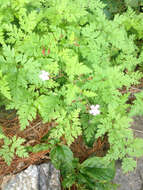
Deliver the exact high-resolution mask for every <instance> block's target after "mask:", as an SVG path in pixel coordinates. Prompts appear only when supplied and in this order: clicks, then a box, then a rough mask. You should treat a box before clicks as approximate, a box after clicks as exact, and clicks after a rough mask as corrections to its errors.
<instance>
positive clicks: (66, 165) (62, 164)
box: [50, 145, 74, 172]
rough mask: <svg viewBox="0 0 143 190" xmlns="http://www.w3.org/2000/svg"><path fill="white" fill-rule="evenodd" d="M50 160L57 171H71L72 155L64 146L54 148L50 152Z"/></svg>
mask: <svg viewBox="0 0 143 190" xmlns="http://www.w3.org/2000/svg"><path fill="white" fill-rule="evenodd" d="M50 158H51V161H52V163H53V165H54V166H55V167H56V168H57V169H62V168H63V169H64V170H67V171H68V172H69V171H72V169H73V164H72V162H73V159H74V158H73V153H72V151H71V150H70V149H69V148H68V147H67V146H65V145H61V146H60V145H58V146H56V147H54V148H53V149H52V150H51V152H50Z"/></svg>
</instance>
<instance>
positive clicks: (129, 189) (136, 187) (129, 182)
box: [114, 116, 143, 190]
mask: <svg viewBox="0 0 143 190" xmlns="http://www.w3.org/2000/svg"><path fill="white" fill-rule="evenodd" d="M132 129H133V131H134V136H135V137H139V138H143V117H142V116H136V117H134V122H133V124H132ZM116 168H117V170H116V176H115V178H114V183H116V184H119V185H120V186H119V188H117V189H118V190H143V157H141V158H139V159H138V160H137V168H136V169H135V170H134V171H133V172H129V173H128V174H123V172H122V169H121V162H119V161H118V162H117V164H116Z"/></svg>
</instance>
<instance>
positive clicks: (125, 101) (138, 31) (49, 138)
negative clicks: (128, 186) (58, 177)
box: [0, 0, 143, 190]
mask: <svg viewBox="0 0 143 190" xmlns="http://www.w3.org/2000/svg"><path fill="white" fill-rule="evenodd" d="M116 3H117V2H116ZM118 3H119V2H118ZM138 3H141V2H139V1H138ZM129 5H130V6H129ZM138 5H139V4H136V6H135V5H134V6H133V5H132V3H131V2H129V1H126V3H125V2H124V3H121V4H119V6H120V7H122V9H118V10H119V11H118V13H120V14H117V12H116V11H115V12H114V11H112V10H113V9H112V6H113V4H107V5H104V4H103V3H102V2H101V1H98V0H96V1H95V0H90V1H87V0H76V1H74V0H60V1H59V0H55V1H52V0H37V1H36V2H35V1H33V0H30V1H26V0H22V1H18V0H12V1H9V0H7V1H1V2H0V10H1V11H0V24H1V29H0V92H1V93H0V99H1V102H0V104H1V106H5V108H6V109H7V110H11V109H14V110H15V111H16V115H17V117H18V118H17V120H16V122H17V121H19V124H20V130H21V133H20V130H19V129H18V128H12V127H11V128H12V129H13V130H15V129H16V130H15V133H13V134H12V135H8V133H7V130H6V128H7V126H5V125H2V126H1V130H0V139H1V141H0V144H1V149H0V156H1V158H2V159H3V161H5V162H6V163H7V164H8V165H10V164H11V163H12V160H13V159H15V158H17V157H21V158H23V157H25V158H24V159H27V157H29V158H30V156H31V157H32V156H33V155H34V153H35V155H36V154H37V153H38V154H37V155H40V154H39V153H40V152H41V151H46V152H44V153H45V154H46V153H49V156H50V158H51V161H52V163H53V164H54V165H55V167H56V168H58V169H60V170H61V174H62V176H63V187H65V188H66V187H68V188H70V187H71V186H72V185H73V184H75V186H77V187H78V189H80V188H81V189H82V190H83V189H106V190H107V189H111V188H112V187H113V188H114V186H113V184H112V183H111V180H112V179H113V177H114V174H115V168H114V161H115V160H118V159H121V160H122V168H123V170H124V172H127V171H130V170H133V169H134V168H135V167H136V161H135V160H134V157H140V156H142V155H143V140H142V139H139V138H134V135H133V132H132V129H131V128H130V126H131V122H132V121H133V119H132V116H134V115H138V114H143V106H141V105H143V101H142V95H143V92H142V91H141V88H137V90H136V92H138V93H136V94H134V88H135V87H137V85H140V83H141V81H142V77H143V74H142V69H143V50H142V40H143V23H142V19H143V14H141V13H139V11H138V8H136V7H138ZM131 7H133V8H134V9H135V11H136V12H135V11H134V10H133V9H132V8H131ZM136 9H137V10H136ZM132 96H133V99H131V97H132ZM133 100H134V101H133ZM33 121H38V122H41V123H40V126H39V125H38V127H40V131H39V138H38V140H37V141H36V143H35V142H34V143H33V144H32V145H31V144H30V143H27V140H28V133H27V131H28V130H29V129H30V128H31V126H32V122H33ZM42 122H43V124H42ZM34 124H35V123H34ZM16 126H18V123H17V125H16ZM41 126H42V127H43V132H41V131H42V127H41ZM35 128H36V127H35ZM22 131H23V132H22ZM24 131H25V134H27V136H24V135H20V134H22V133H24ZM11 132H12V131H11ZM77 139H79V142H81V139H82V142H81V143H83V146H82V147H84V150H88V151H87V153H88V154H87V156H82V157H81V158H80V156H79V157H78V158H76V157H75V156H76V155H78V154H77V153H75V147H76V146H75V147H74V145H75V144H76V141H77ZM102 145H106V146H105V147H106V150H105V151H104V150H103V146H102ZM73 147H74V148H73ZM100 148H101V149H102V151H101V152H103V154H99V153H98V152H97V150H99V149H100ZM85 152H86V151H85ZM73 153H74V154H73ZM83 157H84V158H83ZM31 159H32V158H31ZM36 161H37V159H36ZM111 186H112V187H111Z"/></svg>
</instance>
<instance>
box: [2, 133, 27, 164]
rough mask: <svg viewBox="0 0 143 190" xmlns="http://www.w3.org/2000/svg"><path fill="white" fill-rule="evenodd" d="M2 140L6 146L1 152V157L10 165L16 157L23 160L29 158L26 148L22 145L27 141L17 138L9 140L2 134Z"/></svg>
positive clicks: (3, 146)
mask: <svg viewBox="0 0 143 190" xmlns="http://www.w3.org/2000/svg"><path fill="white" fill-rule="evenodd" d="M0 139H2V140H3V141H4V144H3V145H2V147H1V150H0V156H1V157H2V158H3V159H4V160H5V162H6V163H7V164H8V165H10V164H11V161H12V159H13V158H14V156H15V155H17V156H19V157H21V158H23V157H27V156H28V154H27V152H26V149H25V147H24V146H23V145H22V144H23V143H24V142H25V139H22V138H20V137H18V138H17V137H16V136H13V137H12V138H8V137H6V136H5V135H4V134H2V133H0Z"/></svg>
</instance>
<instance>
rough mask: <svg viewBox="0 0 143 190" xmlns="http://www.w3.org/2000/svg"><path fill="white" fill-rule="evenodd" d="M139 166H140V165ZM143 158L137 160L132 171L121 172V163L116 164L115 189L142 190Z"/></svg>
mask: <svg viewBox="0 0 143 190" xmlns="http://www.w3.org/2000/svg"><path fill="white" fill-rule="evenodd" d="M140 166H141V167H140ZM142 175H143V159H140V160H138V164H137V168H136V169H135V170H134V171H133V172H129V173H127V174H123V172H122V169H121V163H120V162H119V161H118V162H117V164H116V175H115V178H114V183H116V184H118V185H119V187H118V188H117V190H143V178H142Z"/></svg>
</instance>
